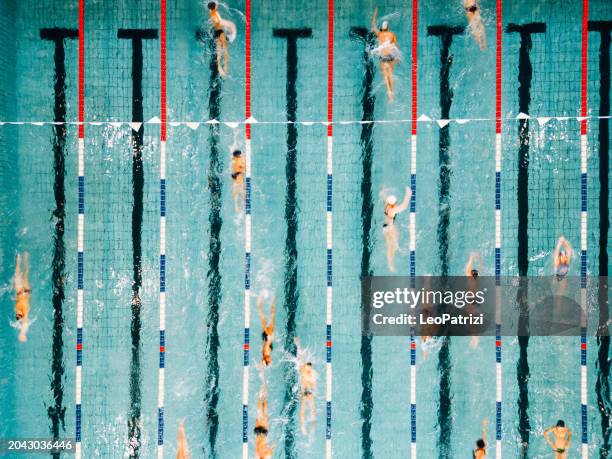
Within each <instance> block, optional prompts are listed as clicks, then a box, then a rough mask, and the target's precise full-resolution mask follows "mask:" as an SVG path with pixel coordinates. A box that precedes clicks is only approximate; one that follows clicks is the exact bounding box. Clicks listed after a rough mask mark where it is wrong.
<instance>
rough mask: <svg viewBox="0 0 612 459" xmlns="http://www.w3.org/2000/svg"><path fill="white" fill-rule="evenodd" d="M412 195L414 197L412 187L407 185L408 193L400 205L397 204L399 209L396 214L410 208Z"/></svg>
mask: <svg viewBox="0 0 612 459" xmlns="http://www.w3.org/2000/svg"><path fill="white" fill-rule="evenodd" d="M411 197H412V190H411V189H410V187H409V186H407V187H406V194H405V195H404V200H403V201H402V203H401V204H400V205H399V206H397V210H396V211H395V213H396V214H399V213H400V212H403V211H405V210H406V209H407V208H408V204H409V203H410V198H411Z"/></svg>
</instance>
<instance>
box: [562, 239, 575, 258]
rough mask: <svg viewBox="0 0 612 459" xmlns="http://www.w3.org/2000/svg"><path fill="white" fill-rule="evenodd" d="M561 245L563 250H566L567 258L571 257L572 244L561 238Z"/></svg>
mask: <svg viewBox="0 0 612 459" xmlns="http://www.w3.org/2000/svg"><path fill="white" fill-rule="evenodd" d="M563 247H565V251H566V252H567V258H572V251H573V249H572V245H571V244H570V243H569V241H568V240H567V239H565V238H563Z"/></svg>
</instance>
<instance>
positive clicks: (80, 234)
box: [75, 137, 85, 459]
mask: <svg viewBox="0 0 612 459" xmlns="http://www.w3.org/2000/svg"><path fill="white" fill-rule="evenodd" d="M78 149H79V151H78V174H79V178H78V180H79V213H78V222H77V345H76V378H75V381H76V384H75V400H76V438H75V457H76V458H77V459H80V458H81V427H82V418H81V393H82V381H83V380H82V378H83V376H82V371H83V287H84V281H83V277H84V276H83V269H84V266H83V265H84V258H85V257H84V249H85V247H84V240H83V239H84V233H85V158H84V156H85V154H84V153H85V141H84V139H83V138H82V137H80V138H79V146H78Z"/></svg>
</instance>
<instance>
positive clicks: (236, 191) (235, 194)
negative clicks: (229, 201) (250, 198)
mask: <svg viewBox="0 0 612 459" xmlns="http://www.w3.org/2000/svg"><path fill="white" fill-rule="evenodd" d="M239 193H240V190H239V185H238V183H237V180H234V183H233V185H232V197H233V198H234V209H236V213H239V212H240V206H239V205H238V194H239Z"/></svg>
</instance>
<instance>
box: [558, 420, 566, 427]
mask: <svg viewBox="0 0 612 459" xmlns="http://www.w3.org/2000/svg"><path fill="white" fill-rule="evenodd" d="M557 427H565V422H564V421H563V420H561V419H559V420H558V421H557Z"/></svg>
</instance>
